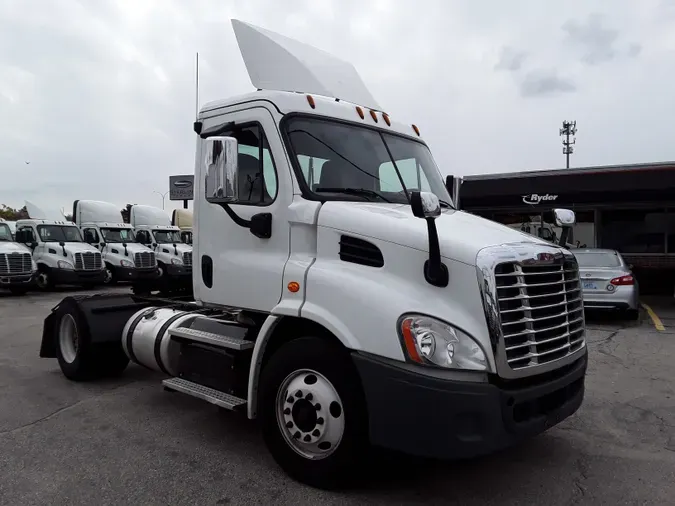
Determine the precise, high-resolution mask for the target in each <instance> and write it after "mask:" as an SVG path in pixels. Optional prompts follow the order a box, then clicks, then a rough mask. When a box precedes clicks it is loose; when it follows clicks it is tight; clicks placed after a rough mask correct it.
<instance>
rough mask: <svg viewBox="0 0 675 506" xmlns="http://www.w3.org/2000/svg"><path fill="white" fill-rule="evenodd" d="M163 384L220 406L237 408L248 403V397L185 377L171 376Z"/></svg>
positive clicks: (169, 388) (170, 388)
mask: <svg viewBox="0 0 675 506" xmlns="http://www.w3.org/2000/svg"><path fill="white" fill-rule="evenodd" d="M162 385H164V388H166V389H167V390H171V391H175V392H180V393H182V394H187V395H191V396H192V397H196V398H197V399H201V400H203V401H206V402H210V403H211V404H215V405H216V406H218V407H221V408H225V409H230V410H235V409H237V408H239V407H241V406H245V405H246V399H240V398H239V397H235V396H234V395H230V394H226V393H225V392H221V391H220V390H216V389H215V388H210V387H205V386H204V385H200V384H199V383H194V382H192V381H188V380H185V379H183V378H171V379H167V380H164V381H162Z"/></svg>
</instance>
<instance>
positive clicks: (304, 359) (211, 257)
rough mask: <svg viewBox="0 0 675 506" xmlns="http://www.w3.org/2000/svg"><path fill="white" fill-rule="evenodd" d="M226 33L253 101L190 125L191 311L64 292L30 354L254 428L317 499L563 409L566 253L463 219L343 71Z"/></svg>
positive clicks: (581, 341)
mask: <svg viewBox="0 0 675 506" xmlns="http://www.w3.org/2000/svg"><path fill="white" fill-rule="evenodd" d="M233 26H234V30H235V34H236V37H237V40H238V43H239V47H240V50H241V52H242V56H243V58H244V61H245V63H246V67H247V69H248V72H249V75H250V77H251V80H252V83H253V85H254V86H255V88H257V89H258V91H256V92H254V93H251V94H248V95H244V96H239V97H235V98H231V99H227V100H223V101H218V102H212V103H209V104H206V105H205V106H203V107H202V108H201V111H200V113H199V116H198V119H197V121H196V122H195V124H194V130H195V132H196V133H197V136H196V155H195V201H194V218H195V221H194V227H195V231H196V234H195V241H194V255H195V263H194V268H193V272H192V282H193V285H194V300H185V299H180V298H173V299H170V298H163V299H159V298H153V297H138V296H132V295H123V294H114V295H110V294H108V295H95V296H94V295H92V296H90V297H79V298H74V297H66V298H65V299H63V300H62V301H61V302H60V303H59V304H58V305H57V306H56V307H55V308H54V309H53V310H52V312H51V314H50V315H49V316H48V317H47V318H46V320H45V322H44V331H43V337H42V346H41V349H40V356H42V357H49V358H57V359H58V362H59V365H60V367H61V370H62V372H63V373H64V374H65V376H66V377H68V378H70V379H72V380H75V381H81V380H86V379H89V378H93V377H96V376H100V375H102V374H113V373H120V372H122V371H123V370H124V368H125V367H126V366H127V363H128V362H129V361H132V362H134V363H136V364H141V365H143V366H145V367H148V368H150V369H154V370H157V371H160V372H162V373H163V374H165V375H166V379H164V380H163V381H162V383H163V386H164V388H165V389H166V390H167V391H169V392H180V393H183V394H187V395H190V396H194V397H196V398H199V399H203V400H205V401H207V402H210V403H212V404H214V405H216V406H219V407H221V408H225V409H229V410H235V411H241V412H242V413H243V414H244V415H246V416H247V417H248V418H251V419H253V418H259V419H260V422H261V428H262V432H263V436H264V439H265V442H266V444H267V447H268V449H269V451H270V452H271V454H272V455H273V457H274V459H275V460H276V462H277V463H278V464H279V465H280V466H281V467H282V468H283V469H284V470H285V471H286V472H287V473H288V474H289V475H290V476H292V477H294V478H296V479H298V480H300V481H302V482H304V483H308V484H310V485H313V486H318V487H336V486H340V485H343V484H345V483H349V482H350V481H351V480H354V479H359V478H364V477H367V476H368V472H367V468H365V467H364V466H366V465H367V463H368V459H367V456H368V455H369V453H368V449H369V447H370V446H371V445H377V446H382V447H387V448H391V449H395V450H400V451H404V452H408V453H411V454H416V455H422V456H431V457H439V458H453V459H454V458H465V457H472V456H476V455H481V454H485V453H489V452H493V451H496V450H499V449H502V448H504V447H508V446H510V445H513V444H516V443H518V442H520V441H522V440H523V439H525V438H527V437H530V436H534V435H536V434H539V433H541V432H543V431H545V430H547V429H549V428H550V427H552V426H554V425H556V424H557V423H559V422H560V421H561V420H563V419H565V418H567V417H569V416H570V415H572V414H573V413H574V412H575V411H576V410H577V409H578V408H579V406H580V405H581V403H582V399H583V396H584V378H585V372H586V365H587V350H586V341H585V323H584V315H583V303H582V298H581V290H580V286H579V280H578V267H577V263H576V260H575V258H574V256H573V255H572V254H571V253H570V252H569V251H567V250H566V249H563V248H561V247H559V246H557V245H554V244H550V243H547V242H545V241H543V240H541V239H539V238H536V237H533V236H531V235H527V234H523V233H521V232H519V231H516V230H512V229H510V228H508V227H506V226H503V225H500V224H497V223H494V222H491V221H488V220H485V219H482V218H480V217H477V216H474V215H471V214H467V213H463V212H461V211H458V210H456V209H455V208H454V206H453V202H452V199H451V197H450V195H449V193H448V191H447V189H446V187H445V185H444V183H443V179H442V176H441V173H440V171H439V169H438V168H437V166H436V164H435V163H434V159H433V157H432V155H431V152H430V151H429V148H428V147H427V145H426V144H425V142H424V141H423V139H422V137H421V135H420V131H419V129H418V128H417V127H416V126H414V125H411V124H406V123H400V122H397V121H395V120H394V119H393V118H392V117H390V116H389V115H388V114H386V113H384V112H383V109H382V107H380V106H379V105H378V104H377V103H376V101H375V100H374V98H373V97H372V95H371V94H370V93H369V91H368V90H367V89H366V88H365V86H364V84H363V82H362V80H361V79H360V77H359V76H358V74H357V73H356V70H355V69H354V67H353V66H351V65H350V64H348V63H346V62H343V61H341V60H339V59H337V58H334V57H332V56H330V55H328V54H326V53H324V52H322V51H318V50H316V49H314V48H313V47H311V46H307V45H305V44H302V43H299V42H297V41H294V40H291V39H288V38H286V37H283V36H281V35H278V34H275V33H272V32H269V31H267V30H263V29H260V28H256V27H254V26H251V25H249V24H246V23H243V22H240V21H233ZM310 172H311V174H312V176H311V179H312V180H313V183H312V184H311V185H310V184H309V180H310V176H309V174H310ZM391 173H394V174H395V175H396V177H395V178H391V177H389V176H390V175H391ZM382 181H388V182H389V183H387V184H385V183H382ZM424 189H426V190H424ZM556 215H557V216H558V220H559V221H560V222H561V223H563V224H566V225H569V224H571V223H573V221H574V214H573V213H571V212H569V211H567V212H566V211H562V210H561V211H557V212H556Z"/></svg>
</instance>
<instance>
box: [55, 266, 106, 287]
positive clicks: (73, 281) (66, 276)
mask: <svg viewBox="0 0 675 506" xmlns="http://www.w3.org/2000/svg"><path fill="white" fill-rule="evenodd" d="M51 276H52V281H53V283H54V284H56V285H82V284H99V283H103V280H104V279H105V269H101V270H95V271H76V270H67V269H52V271H51Z"/></svg>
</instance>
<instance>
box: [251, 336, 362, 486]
mask: <svg viewBox="0 0 675 506" xmlns="http://www.w3.org/2000/svg"><path fill="white" fill-rule="evenodd" d="M299 371H304V372H303V373H302V374H298V372H299ZM294 375H297V376H295V379H293V380H291V383H290V384H289V383H288V381H289V379H290V378H293V377H294ZM312 377H314V378H312ZM312 379H313V380H314V381H313V382H312V383H309V384H308V382H309V381H312ZM326 382H328V383H327V384H328V385H329V386H330V387H332V388H333V391H332V393H337V396H338V398H335V397H333V396H331V395H326V393H328V394H330V393H331V391H330V389H328V390H326V388H325V386H326ZM286 385H288V386H286ZM296 385H297V386H299V388H298V389H297V390H296V388H297V387H296ZM286 388H289V389H290V390H291V391H288V392H286ZM282 390H284V391H283V392H282ZM298 390H300V391H302V392H303V395H302V398H301V399H300V398H298V397H297V393H296V392H298ZM308 393H312V397H309V396H307V394H308ZM286 394H287V395H286ZM289 397H292V398H293V400H292V401H291V403H292V404H289V402H288V401H287V400H286V399H288V398H289ZM330 399H333V402H331V401H330ZM321 400H323V405H319V407H317V404H321ZM307 401H309V402H307ZM300 402H302V404H300ZM312 404H313V405H314V409H315V410H316V416H315V415H314V413H315V411H314V409H312ZM326 404H327V405H326ZM289 406H293V407H292V408H290V407H289ZM308 407H309V409H310V410H309V411H307V408H308ZM259 408H260V421H261V425H262V432H263V438H264V440H265V444H266V445H267V448H268V449H269V451H270V453H271V454H272V457H273V458H274V460H275V461H276V462H277V464H278V465H279V466H280V467H281V468H282V469H283V470H284V471H285V472H286V473H287V474H288V475H289V476H290V477H292V478H293V479H295V480H297V481H299V482H301V483H304V484H307V485H310V486H313V487H316V488H321V489H335V488H342V487H345V486H351V485H355V484H356V483H357V482H358V481H359V480H360V478H361V477H363V476H367V475H368V473H362V472H360V471H361V469H364V466H365V465H366V461H367V460H368V457H369V455H370V445H369V441H368V417H367V408H366V403H365V398H364V395H363V390H362V388H361V384H360V381H359V377H358V373H357V371H356V368H355V367H354V365H353V363H352V361H351V358H350V357H349V354H348V353H347V351H346V350H345V349H344V348H342V347H341V346H339V345H338V344H335V343H333V342H332V341H329V340H327V339H319V338H315V337H303V338H300V339H296V340H293V341H291V342H289V343H286V344H284V345H283V346H282V347H281V348H279V350H277V351H276V352H275V353H274V354H273V355H272V357H271V358H270V359H269V362H268V363H267V364H266V365H265V366H264V368H263V370H262V374H261V378H260V400H259ZM296 410H297V411H296ZM303 410H304V413H303ZM303 418H304V419H303ZM322 419H323V420H322ZM293 421H295V423H296V424H297V425H293ZM312 423H314V425H312ZM289 424H290V428H289ZM341 428H342V429H343V430H340V429H341ZM298 429H301V430H302V432H303V433H304V435H302V434H301V433H300V431H299V430H298ZM294 430H295V432H292V431H294ZM298 434H300V439H298V436H297V435H298ZM338 434H341V436H340V437H338V436H337V435H338ZM306 438H310V442H309V443H305V441H307V439H306ZM295 440H297V442H295V443H291V442H290V441H295ZM327 440H332V441H333V442H334V443H335V444H333V445H331V447H330V449H326V448H327V447H326V443H327V442H328V441H327ZM292 444H294V445H296V447H301V448H300V450H301V451H306V452H307V453H310V454H313V455H315V456H317V455H318V456H317V457H315V458H314V459H310V458H308V457H306V456H303V455H302V454H301V453H299V451H298V450H296V449H294V447H293V446H292ZM322 445H323V448H322ZM322 453H323V455H320V454H322Z"/></svg>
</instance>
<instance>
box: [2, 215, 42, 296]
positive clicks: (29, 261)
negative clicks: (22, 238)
mask: <svg viewBox="0 0 675 506" xmlns="http://www.w3.org/2000/svg"><path fill="white" fill-rule="evenodd" d="M36 273H37V265H36V263H35V261H34V260H33V256H32V255H31V251H30V250H29V249H28V248H27V247H26V246H24V245H23V244H18V243H16V242H14V235H13V233H12V230H11V229H10V228H9V225H8V224H7V223H6V222H5V221H4V220H3V219H1V218H0V288H4V289H7V290H9V291H10V292H12V293H13V294H14V295H23V294H25V293H26V292H27V291H28V290H29V289H30V288H31V286H32V285H33V283H34V281H35V274H36Z"/></svg>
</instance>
